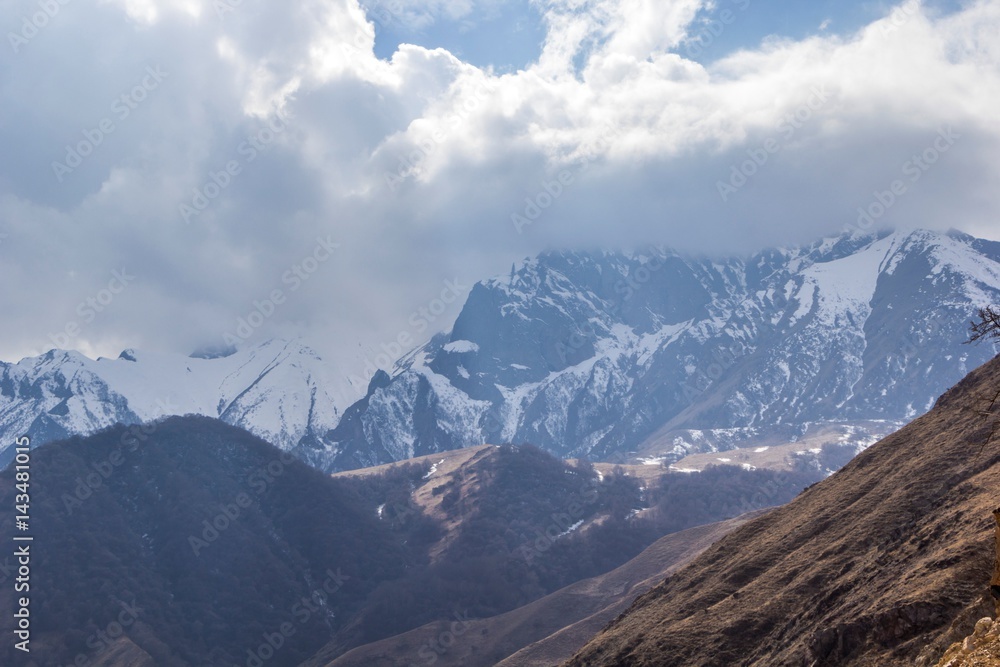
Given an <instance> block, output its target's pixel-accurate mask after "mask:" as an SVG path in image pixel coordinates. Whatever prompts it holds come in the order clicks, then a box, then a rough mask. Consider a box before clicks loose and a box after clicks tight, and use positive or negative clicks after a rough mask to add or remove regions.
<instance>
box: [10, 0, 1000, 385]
mask: <svg viewBox="0 0 1000 667" xmlns="http://www.w3.org/2000/svg"><path fill="white" fill-rule="evenodd" d="M0 7H2V8H3V11H2V12H0V15H2V16H4V17H5V25H3V26H2V27H3V28H5V34H6V39H5V44H4V45H0V46H2V48H4V49H5V52H4V55H3V57H2V58H0V96H2V104H3V112H2V114H0V145H2V146H3V147H4V155H5V159H4V160H3V161H2V162H0V234H2V235H0V280H2V282H3V285H4V290H3V292H2V304H0V309H2V310H0V312H2V313H3V315H4V318H5V320H6V323H5V324H6V326H5V331H6V335H5V337H4V341H3V345H2V348H0V358H6V359H15V358H18V357H19V356H21V355H24V354H29V353H38V352H41V351H44V350H45V349H48V348H51V347H54V346H55V343H56V342H65V343H67V345H66V346H68V347H73V348H77V349H81V350H82V351H84V352H85V353H89V354H101V353H103V354H111V353H116V352H117V351H118V350H119V349H121V348H123V347H126V346H131V347H150V348H156V349H176V350H187V349H190V348H193V347H195V346H199V345H205V344H212V343H216V344H218V343H221V342H222V340H223V338H224V336H226V335H227V334H232V333H233V332H234V331H235V328H236V326H237V324H238V322H239V319H240V318H241V317H243V318H245V317H246V316H247V314H249V313H251V312H253V311H258V312H260V311H262V310H265V311H269V312H268V314H267V316H266V317H263V318H262V320H263V321H262V324H261V325H260V326H259V327H256V328H254V330H253V331H252V334H251V337H252V338H257V337H265V336H269V335H276V334H278V335H294V334H298V333H301V332H306V333H307V335H308V336H309V337H310V341H311V342H313V343H314V344H316V345H317V347H319V348H321V351H322V352H324V353H325V354H327V356H333V357H335V358H337V359H340V360H342V362H343V363H344V365H345V367H349V366H351V365H352V364H355V365H356V364H357V363H358V362H359V360H361V359H363V358H364V357H365V356H369V355H370V354H371V353H372V351H378V350H379V348H380V346H381V345H382V344H383V343H384V342H385V341H391V340H394V339H396V338H397V336H398V334H399V333H400V332H403V331H409V329H410V328H411V325H410V324H409V323H408V322H410V321H412V318H411V317H410V316H411V314H412V313H413V312H418V311H419V309H420V308H426V307H427V305H428V304H431V303H433V302H434V301H435V300H436V299H438V298H439V297H440V294H441V293H443V292H444V291H447V290H454V289H455V286H456V285H459V286H461V285H471V283H472V282H473V281H475V280H478V279H480V278H482V277H485V276H487V275H490V274H493V273H496V272H501V271H504V270H505V269H506V268H508V267H509V266H510V263H511V261H513V260H516V259H518V258H521V257H524V256H526V255H530V254H533V253H536V252H538V251H539V250H542V249H545V248H548V247H568V248H596V247H607V246H613V247H630V246H638V245H642V244H647V243H657V244H665V245H672V246H676V247H679V248H682V249H687V250H691V251H695V252H701V253H709V254H722V253H732V252H748V251H752V250H755V249H758V248H760V247H763V246H768V245H781V244H792V243H799V242H803V241H810V240H812V239H814V238H816V237H818V236H820V235H823V234H829V233H834V232H838V231H840V230H842V229H845V228H849V227H850V226H852V225H853V226H858V225H862V226H863V225H868V224H888V225H894V226H897V227H911V226H912V227H918V226H919V227H932V228H947V227H958V228H960V229H962V230H964V231H967V232H969V233H972V234H977V235H982V236H988V237H993V238H997V237H1000V226H998V223H997V221H998V220H1000V217H998V208H1000V199H998V197H997V194H996V193H997V192H1000V187H998V186H1000V170H998V169H997V166H996V155H997V154H998V148H1000V141H998V140H1000V116H998V115H997V114H996V109H997V108H998V106H1000V45H998V43H997V41H996V39H995V36H996V35H997V34H1000V5H998V4H997V3H995V2H989V1H986V0H980V1H978V2H969V3H967V4H965V5H964V6H963V7H962V9H961V10H959V11H955V12H950V13H947V14H942V13H939V12H937V11H936V10H935V8H934V7H933V6H927V5H924V4H921V3H919V2H915V1H913V0H908V1H907V2H905V3H904V4H901V5H896V6H893V7H889V8H887V12H886V14H885V16H884V17H882V18H881V19H879V20H877V21H875V22H873V23H871V24H870V25H867V26H866V27H864V28H863V29H862V30H860V31H857V32H853V33H850V34H830V33H829V32H824V33H822V34H821V35H816V36H813V37H810V38H807V39H803V40H798V41H793V40H788V39H781V38H777V37H775V38H771V39H767V40H765V41H764V42H763V43H762V44H760V45H759V46H758V47H756V48H754V49H751V50H741V51H738V52H735V53H731V54H729V55H727V56H725V57H723V58H721V59H719V60H716V61H714V62H712V63H711V64H709V65H707V66H706V65H703V64H700V63H698V62H696V61H695V60H692V59H691V54H692V52H693V48H692V46H694V47H697V46H698V44H699V43H701V42H699V40H702V42H703V41H704V40H705V35H706V34H713V32H712V31H737V30H739V29H740V21H741V20H742V19H745V17H746V16H748V14H749V13H750V12H753V11H754V10H755V7H754V4H753V2H752V1H751V0H718V2H717V3H714V4H713V5H711V6H710V5H709V4H708V3H707V2H706V1H704V0H673V1H670V2H654V1H653V0H539V2H537V3H536V9H538V11H539V12H540V13H541V15H542V17H543V20H544V24H545V29H546V33H545V40H544V43H543V44H542V46H541V52H540V56H539V57H538V59H537V61H535V62H533V63H531V64H530V65H529V66H527V67H525V68H523V69H520V70H518V71H516V72H507V73H502V74H500V73H497V72H496V71H493V70H491V69H488V68H482V67H475V66H473V65H471V64H469V63H466V62H463V61H462V60H461V59H459V58H458V57H456V56H454V55H453V54H451V53H449V52H448V51H445V50H443V49H429V48H425V47H420V46H414V45H407V44H403V45H400V46H399V48H398V49H397V50H396V51H395V53H394V54H393V55H392V57H391V59H379V58H377V57H376V56H375V49H374V45H375V39H376V35H377V34H378V33H379V31H380V30H383V29H384V28H385V27H386V26H387V25H389V24H390V23H391V22H393V21H409V22H411V23H412V22H419V21H433V20H434V17H435V16H446V17H448V18H450V19H452V20H453V19H455V18H462V17H469V18H470V20H472V19H474V18H475V16H476V15H477V12H489V11H491V7H490V4H489V3H488V2H486V3H483V2H473V1H471V0H470V1H468V2H445V1H443V0H433V1H430V0H424V1H422V2H406V1H404V0H383V1H381V2H377V3H366V7H365V8H362V7H361V6H360V5H359V4H358V3H357V1H356V0H339V1H334V2H329V1H319V0H290V1H289V2H287V3H280V4H279V3H266V2H263V1H262V0H203V1H198V0H99V1H94V0H90V1H85V0H32V1H22V0H0ZM712 7H714V9H715V10H716V11H715V13H714V16H715V17H717V20H715V22H714V23H713V24H711V25H708V26H707V25H706V24H705V23H704V21H702V20H701V19H700V18H699V17H702V16H703V15H704V10H706V8H712ZM706 30H708V31H709V32H708V33H706ZM890 198H891V199H890ZM866 216H867V217H866ZM116 272H117V273H116ZM123 273H124V275H125V276H130V277H132V278H131V279H130V280H127V281H124V282H123V281H122V279H121V276H122V275H123ZM446 281H447V282H446ZM112 287H114V288H115V290H116V291H113V290H112V289H111V288H112ZM119 288H120V289H119ZM276 294H278V295H279V296H280V297H282V299H281V301H280V302H278V303H275V300H274V298H273V297H274V296H275V295H276ZM453 301H454V302H453V303H452V304H451V305H449V309H448V310H447V311H446V312H444V313H442V314H441V315H440V318H439V320H438V321H435V322H433V323H430V324H431V327H429V328H437V327H438V326H446V325H447V323H448V321H449V318H453V317H454V315H455V314H457V307H458V304H459V303H460V299H455V300H453ZM268 303H270V304H271V305H270V306H269V305H268ZM81 304H84V305H82V306H81ZM435 317H437V316H435ZM257 319H261V318H257ZM421 319H423V318H421ZM430 332H431V331H426V332H416V331H413V332H410V333H413V334H414V335H415V336H417V337H419V335H423V334H429V333H430Z"/></svg>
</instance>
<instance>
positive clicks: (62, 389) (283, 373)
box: [0, 339, 342, 463]
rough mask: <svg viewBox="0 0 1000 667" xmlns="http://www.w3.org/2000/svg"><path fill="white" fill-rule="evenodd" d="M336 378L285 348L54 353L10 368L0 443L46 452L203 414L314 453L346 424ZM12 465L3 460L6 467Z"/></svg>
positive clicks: (0, 409) (5, 373) (5, 372)
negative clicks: (65, 442)
mask: <svg viewBox="0 0 1000 667" xmlns="http://www.w3.org/2000/svg"><path fill="white" fill-rule="evenodd" d="M332 372H333V371H332V369H331V368H330V367H329V365H328V364H326V363H325V362H324V361H323V360H322V359H320V358H319V356H317V354H316V353H315V352H313V351H312V350H310V349H309V348H307V347H305V346H303V345H302V344H300V343H298V342H296V341H288V340H277V339H275V340H270V341H267V342H265V343H262V344H260V345H258V346H255V347H249V348H246V349H242V350H239V351H236V352H233V353H232V354H229V355H227V356H191V357H188V356H184V355H179V354H151V353H142V352H137V351H135V350H125V351H124V352H122V353H121V355H120V356H119V357H118V358H117V359H107V358H101V359H98V360H96V361H95V360H92V359H89V358H87V357H84V356H83V355H81V354H79V353H77V352H66V351H59V350H52V351H50V352H47V353H46V354H43V355H41V356H39V357H32V358H27V359H23V360H21V361H20V362H18V363H16V364H5V363H0V434H4V435H5V436H6V437H4V439H3V445H5V446H6V447H9V446H10V445H11V444H12V443H13V439H14V438H15V437H17V436H19V435H29V436H31V438H32V444H33V445H39V444H42V443H44V442H48V441H51V440H55V439H58V438H63V437H66V436H68V435H77V434H89V433H93V432H95V431H98V430H100V429H102V428H105V427H107V426H111V425H113V424H116V423H124V424H132V423H138V422H145V421H151V420H154V419H157V418H159V417H163V416H167V415H184V414H198V415H206V416H210V417H216V418H219V419H221V420H222V421H225V422H227V423H229V424H233V425H236V426H240V427H242V428H244V429H246V430H248V431H250V432H251V433H253V434H255V435H257V436H259V437H261V438H263V439H265V440H268V441H269V442H271V443H273V444H275V445H277V446H278V447H281V448H282V449H286V450H293V451H296V452H300V453H301V452H305V453H313V452H315V451H316V443H317V442H318V440H319V438H320V437H321V436H322V434H323V433H326V432H327V431H329V430H330V429H332V428H333V427H334V426H336V424H337V421H338V420H339V418H340V412H341V409H342V406H341V405H339V400H338V399H337V398H336V397H335V396H334V395H332V394H331V393H330V388H331V387H333V386H334V383H333V377H334V376H333V375H332ZM304 458H308V456H304ZM7 459H9V456H5V455H4V453H3V452H0V463H6V460H7Z"/></svg>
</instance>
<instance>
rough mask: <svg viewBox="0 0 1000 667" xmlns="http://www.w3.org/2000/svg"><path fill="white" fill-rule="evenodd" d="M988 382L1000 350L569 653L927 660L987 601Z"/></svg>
mask: <svg viewBox="0 0 1000 667" xmlns="http://www.w3.org/2000/svg"><path fill="white" fill-rule="evenodd" d="M998 390H1000V358H996V359H994V360H992V361H990V362H989V363H987V364H985V365H984V366H982V367H980V368H978V369H976V370H975V371H973V372H972V373H970V374H969V375H968V377H966V378H965V379H964V380H962V381H961V382H960V383H959V384H958V385H956V386H955V387H954V388H953V389H951V390H950V391H948V392H947V393H946V394H944V395H943V396H942V397H941V398H940V399H939V400H938V401H937V404H936V405H935V407H934V409H933V410H931V411H930V412H929V413H928V414H926V415H924V416H923V417H920V418H919V419H917V420H915V421H914V422H913V423H911V424H910V425H908V426H907V427H905V428H903V429H902V430H900V431H898V432H897V433H895V434H893V435H891V436H889V437H887V438H885V439H884V440H882V441H880V442H879V443H877V444H875V445H874V446H872V447H871V448H870V449H868V450H867V451H865V452H864V453H862V454H861V455H859V456H858V457H857V458H855V459H854V460H853V461H852V462H851V463H849V464H848V465H847V466H846V467H844V468H843V469H842V470H841V471H840V472H838V473H837V474H835V475H833V476H832V477H830V478H829V479H827V480H825V481H823V482H820V483H819V484H816V485H814V486H813V487H811V488H810V489H809V490H807V491H806V492H805V493H803V494H802V495H800V496H799V497H798V498H797V499H796V500H794V501H793V502H791V503H790V504H788V505H786V506H785V507H782V508H779V509H777V510H775V511H773V512H771V513H769V514H767V515H766V516H764V517H762V518H760V519H757V520H756V521H753V522H751V523H750V524H748V525H746V526H744V527H743V528H741V529H739V530H737V531H734V532H733V533H730V534H729V535H728V536H727V537H725V538H723V539H722V540H721V541H720V542H718V543H717V544H716V545H714V546H713V547H711V548H710V549H708V550H707V551H706V552H705V553H704V554H702V555H701V556H700V557H698V558H697V559H696V560H695V561H694V562H692V563H691V565H689V566H688V567H686V568H684V569H683V570H681V571H680V572H678V573H676V574H674V575H672V576H670V577H669V578H668V579H667V580H666V581H665V582H664V583H662V584H661V585H659V586H657V587H656V588H655V589H653V590H652V591H650V592H649V593H647V594H646V595H644V596H642V597H640V598H639V599H638V600H636V602H635V603H634V604H633V605H632V607H631V608H630V609H629V610H628V611H627V612H626V613H624V614H623V615H622V616H620V617H619V618H618V619H616V620H615V621H614V622H612V623H611V624H610V625H609V626H608V627H607V628H605V629H604V630H603V631H602V632H601V633H599V634H598V635H597V636H596V637H594V638H593V639H592V641H591V642H590V643H589V644H588V645H587V646H586V647H585V648H584V649H583V650H581V651H580V652H579V653H578V654H577V655H576V656H575V657H573V658H572V659H571V660H570V661H568V662H567V663H566V665H568V666H570V667H582V666H584V665H616V666H625V665H650V666H652V665H663V666H669V665H677V666H681V665H683V666H685V667H688V666H697V665H701V666H708V665H712V666H720V667H721V666H729V665H759V666H761V667H763V666H765V665H766V666H768V667H770V666H778V665H790V666H791V665H795V666H799V665H801V666H803V667H809V666H812V665H817V666H818V665H859V666H861V665H864V666H869V665H870V666H872V667H874V666H876V665H878V666H880V667H883V666H892V665H913V664H918V665H933V664H935V663H936V662H937V660H938V659H939V658H940V657H941V655H942V654H943V653H944V651H945V649H947V648H948V646H949V644H950V643H951V642H954V641H958V640H960V639H961V638H963V637H965V636H966V635H968V634H970V633H971V632H972V630H973V625H974V624H975V622H976V621H977V620H978V619H979V618H981V617H983V616H986V615H991V614H992V611H993V603H992V600H989V590H988V586H987V583H988V581H989V578H990V575H991V573H992V570H993V560H994V553H995V552H994V544H993V539H994V521H993V516H992V512H993V510H994V508H996V507H997V505H998V504H1000V442H997V441H994V442H992V443H989V444H986V446H985V447H984V443H986V440H987V438H988V436H989V433H990V428H991V424H992V423H993V422H995V421H997V420H998V419H1000V415H998V412H1000V406H996V405H994V406H992V408H990V404H989V399H991V398H993V397H995V396H996V394H997V391H998ZM983 411H987V414H985V415H984V414H981V413H982V412H983Z"/></svg>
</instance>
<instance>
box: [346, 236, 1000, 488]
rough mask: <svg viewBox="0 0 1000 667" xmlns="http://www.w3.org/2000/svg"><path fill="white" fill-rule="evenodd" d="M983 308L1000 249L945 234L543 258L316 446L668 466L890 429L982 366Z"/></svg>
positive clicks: (366, 459) (484, 294) (996, 281)
mask: <svg viewBox="0 0 1000 667" xmlns="http://www.w3.org/2000/svg"><path fill="white" fill-rule="evenodd" d="M990 302H1000V244H997V243H991V242H987V241H981V240H977V239H973V238H971V237H969V236H965V235H961V234H939V233H935V232H926V231H920V232H910V233H892V234H881V235H875V236H849V235H845V236H840V237H835V238H830V239H825V240H823V241H821V242H818V243H816V244H813V245H811V246H808V247H803V248H789V249H775V250H769V251H766V252H762V253H759V254H757V255H755V256H753V257H749V258H733V259H729V260H717V261H712V260H708V259H703V258H694V257H686V256H682V255H679V254H677V253H674V252H671V251H669V250H665V249H658V248H653V249H649V250H647V251H645V252H642V253H636V254H621V253H601V254H587V253H566V252H561V253H547V254H543V255H541V256H539V257H538V258H536V259H532V260H529V261H527V262H526V263H525V264H523V265H522V266H521V267H520V268H518V269H512V271H511V273H510V275H506V276H503V277H499V278H495V279H492V280H486V281H483V282H481V283H479V284H477V285H476V286H475V287H474V288H473V290H472V292H471V294H470V296H469V298H468V301H467V302H466V304H465V306H464V308H463V310H462V312H461V314H460V315H459V317H458V319H457V321H456V323H455V326H454V328H453V330H452V331H451V332H448V333H446V334H441V335H439V336H438V337H436V338H435V339H433V340H432V341H431V343H430V344H428V345H427V346H425V347H424V348H422V349H420V350H417V351H416V352H414V353H413V354H411V355H409V356H407V357H405V358H404V359H402V360H401V361H400V363H399V364H398V365H397V368H396V369H395V371H394V374H393V375H392V377H391V378H390V377H389V376H383V377H381V378H380V379H379V381H378V382H373V386H372V388H371V390H370V391H369V393H368V395H367V396H366V397H365V398H364V399H363V400H362V401H361V402H359V403H358V404H356V405H355V406H354V407H353V408H351V409H350V410H349V411H347V412H345V416H344V418H343V419H342V420H341V422H340V424H339V425H338V427H337V428H336V429H334V430H333V431H332V432H331V433H329V434H328V435H327V438H328V440H330V441H331V442H332V443H333V447H334V448H335V449H336V450H337V452H338V453H337V454H336V456H335V459H334V464H335V466H337V467H340V468H348V467H356V466H363V465H374V464H377V463H381V462H387V461H391V460H398V459H403V458H408V457H412V456H415V455H421V454H427V453H431V452H434V451H440V450H442V449H450V448H454V447H459V446H469V445H475V444H478V443H482V442H504V441H513V442H531V443H534V444H537V445H539V446H541V447H543V448H545V449H547V450H549V451H551V452H553V453H555V454H557V455H559V456H565V457H573V456H582V455H587V456H590V457H592V458H598V459H601V458H613V457H614V456H615V455H621V454H624V453H627V452H632V451H636V450H637V449H639V448H640V446H644V445H648V444H649V443H654V444H655V447H653V449H655V451H651V449H650V447H643V449H644V450H645V451H646V453H648V454H650V455H657V456H662V457H664V460H668V461H669V460H677V459H679V458H681V457H683V456H685V455H687V454H689V453H692V452H696V451H704V448H706V447H711V446H712V445H710V444H706V441H707V440H711V439H712V438H705V437H703V436H704V435H705V434H706V433H708V432H709V431H711V432H712V433H716V434H718V433H729V434H731V435H732V436H733V437H732V438H730V439H735V440H737V441H739V440H740V439H741V438H743V439H746V438H748V437H753V436H754V435H757V436H759V435H761V434H764V433H766V432H768V431H769V430H776V429H783V430H787V431H790V434H791V437H792V438H794V437H795V434H796V433H800V434H801V432H803V431H804V430H805V429H807V428H809V425H815V424H816V423H821V422H830V421H849V420H889V421H893V422H899V423H902V422H903V421H906V420H909V419H912V418H913V417H915V416H917V415H920V414H922V413H923V412H925V411H926V410H928V409H929V408H930V407H931V405H932V404H933V401H934V399H935V398H936V397H937V396H938V395H939V394H940V393H941V392H942V391H944V390H945V389H946V388H947V387H949V386H951V385H952V384H954V383H955V382H957V381H958V380H959V379H960V378H961V377H962V376H963V375H965V373H966V372H968V370H969V369H971V368H974V367H975V366H977V365H979V364H981V363H983V362H985V361H986V360H987V359H989V358H990V357H991V356H992V354H993V351H992V350H991V349H990V348H989V347H988V346H980V347H969V346H966V345H963V344H962V342H963V341H964V340H965V338H966V337H967V331H966V328H967V325H968V320H969V318H970V316H971V314H972V312H973V311H974V309H975V308H976V307H978V306H980V305H985V304H987V303H990ZM864 439H865V436H861V437H860V438H859V442H860V441H862V440H864ZM869 442H870V441H869ZM737 444H738V442H737ZM865 444H867V443H865Z"/></svg>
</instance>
